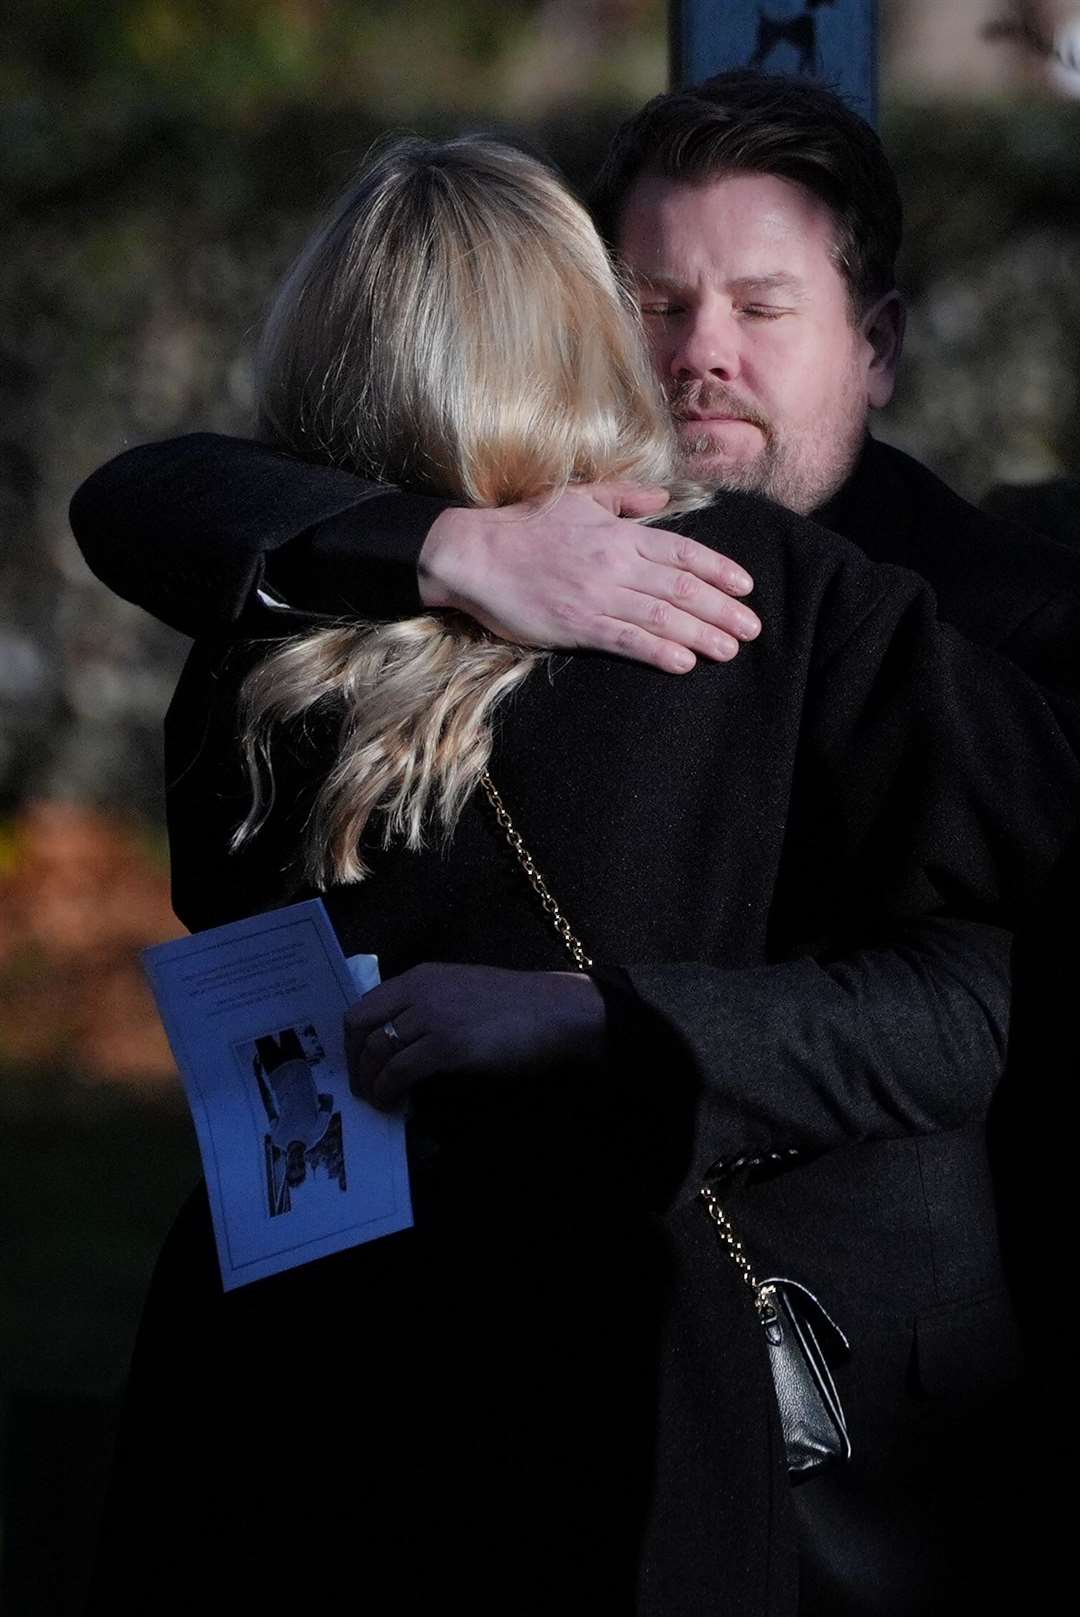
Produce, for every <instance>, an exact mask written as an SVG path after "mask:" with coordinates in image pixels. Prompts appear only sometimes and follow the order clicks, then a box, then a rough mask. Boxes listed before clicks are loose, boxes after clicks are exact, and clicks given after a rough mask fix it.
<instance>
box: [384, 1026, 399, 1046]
mask: <svg viewBox="0 0 1080 1617" xmlns="http://www.w3.org/2000/svg"><path fill="white" fill-rule="evenodd" d="M382 1030H383V1032H384V1033H385V1034H386V1037H387V1038H388V1039H389V1040H390V1043H391V1044H400V1043H401V1034H400V1033H399V1032H398V1030H397V1028H396V1027H395V1026H394V1024H393V1022H384V1023H383V1026H382Z"/></svg>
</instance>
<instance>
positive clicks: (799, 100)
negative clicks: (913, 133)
mask: <svg viewBox="0 0 1080 1617" xmlns="http://www.w3.org/2000/svg"><path fill="white" fill-rule="evenodd" d="M737 173H744V174H774V175H776V176H778V177H779V178H780V179H785V180H793V181H794V182H795V183H796V184H798V185H802V186H805V188H806V189H807V190H808V191H810V192H812V193H813V194H814V195H815V196H817V197H820V199H821V201H822V202H824V203H825V204H826V205H827V206H828V207H829V208H830V209H831V210H832V213H833V215H834V217H835V219H836V240H835V244H834V254H835V261H836V266H837V268H838V269H839V270H840V272H841V274H842V275H843V276H844V279H845V280H846V281H847V284H848V289H849V291H850V294H851V302H852V307H853V309H854V311H855V313H856V314H861V313H863V311H864V310H865V309H867V308H868V307H869V305H870V304H871V303H873V302H874V301H875V299H877V298H879V297H881V296H882V295H883V294H884V293H885V292H888V291H890V290H891V288H892V287H893V286H894V284H895V264H896V255H897V252H898V251H899V248H900V236H901V231H902V228H903V216H902V211H901V205H900V193H899V191H898V189H897V185H896V176H895V175H894V173H893V171H892V168H891V166H890V164H889V160H888V158H887V157H886V156H885V151H884V148H883V147H882V144H881V142H880V140H879V139H878V137H877V135H876V134H875V133H874V131H873V130H872V129H871V127H870V125H869V124H868V123H866V122H865V121H864V120H863V119H862V118H860V117H859V115H858V113H856V112H853V111H852V110H851V108H850V107H849V106H848V105H847V104H846V103H845V102H844V101H842V100H841V98H840V97H839V96H838V95H836V94H834V93H833V91H831V90H827V89H825V88H824V86H822V85H818V84H812V83H810V82H808V81H807V80H805V79H795V78H785V77H782V76H780V75H773V74H766V73H754V72H750V71H747V70H740V71H737V72H732V73H718V74H717V75H716V77H715V78H711V79H706V80H704V82H703V83H701V84H697V85H694V86H693V87H692V88H691V89H688V90H677V91H672V92H670V93H669V94H666V95H658V96H656V97H655V98H654V99H653V100H652V101H650V102H649V103H648V105H647V106H645V107H643V108H642V109H641V111H640V112H639V113H637V114H635V116H634V117H633V118H630V119H628V120H627V122H626V123H624V124H623V125H622V127H621V129H619V131H618V133H617V134H616V136H615V139H614V141H613V142H612V144H611V148H610V150H609V151H608V154H607V157H606V158H605V159H604V163H603V166H602V168H601V170H600V173H599V175H598V176H597V179H596V183H595V185H594V187H593V192H592V197H591V202H592V208H593V214H594V217H595V219H596V222H597V225H598V226H599V229H600V232H601V234H602V235H603V236H604V237H605V238H606V240H607V241H608V242H609V243H610V244H611V245H615V242H616V239H617V236H618V226H619V214H620V212H621V210H622V206H623V204H624V202H625V201H626V197H627V194H628V193H629V191H630V190H631V188H632V187H633V185H634V183H635V181H637V180H638V179H640V178H642V176H644V175H661V176H663V177H664V178H666V179H672V180H685V181H687V182H688V183H690V184H694V183H696V182H701V181H706V180H711V179H716V178H718V177H719V176H721V175H724V174H737Z"/></svg>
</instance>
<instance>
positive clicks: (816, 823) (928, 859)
mask: <svg viewBox="0 0 1080 1617" xmlns="http://www.w3.org/2000/svg"><path fill="white" fill-rule="evenodd" d="M885 572H886V570H883V574H882V575H879V576H885ZM872 584H873V575H871V574H869V573H868V570H867V569H866V568H865V567H862V566H858V567H856V568H855V569H854V570H853V577H852V579H850V580H847V581H843V580H841V581H840V583H839V584H838V585H837V587H836V590H834V591H831V592H829V593H830V594H831V595H832V597H833V598H832V599H823V601H822V603H821V605H822V621H821V623H820V624H819V626H818V641H819V643H820V644H821V646H822V651H821V654H820V655H819V657H818V658H817V663H816V667H815V669H814V673H813V676H812V680H811V684H810V687H809V689H808V692H807V698H806V719H805V723H804V734H803V737H802V743H801V747H800V759H799V766H798V769H797V772H796V775H797V785H796V790H795V793H794V796H793V802H792V814H791V822H790V826H789V834H788V838H787V845H786V848H785V855H784V869H783V871H782V873H781V877H780V880H779V882H778V887H777V899H776V904H775V914H774V917H773V920H774V926H773V936H774V951H775V954H776V956H777V958H776V959H775V961H774V963H771V964H769V965H765V966H761V967H755V968H751V969H747V970H734V971H732V970H721V969H716V968H710V967H708V966H705V965H701V964H689V965H660V966H633V967H628V968H626V970H625V971H624V972H623V973H622V974H621V982H612V981H610V980H609V982H608V983H607V984H606V985H602V986H605V987H606V990H607V993H608V998H609V1006H613V1007H614V1014H613V1016H612V1021H613V1025H614V1026H615V1028H616V1041H617V1042H619V1041H620V1040H622V1041H625V1054H626V1056H627V1059H629V1056H630V1052H631V1050H632V1049H633V1048H634V1047H635V1045H636V1048H637V1049H638V1050H640V1049H641V1048H642V1042H643V1040H645V1039H648V1040H649V1041H650V1043H651V1047H652V1063H651V1065H652V1067H653V1070H654V1072H655V1073H656V1074H657V1078H658V1081H661V1082H663V1081H665V1078H664V1075H668V1076H670V1075H672V1074H678V1073H689V1074H690V1075H691V1076H690V1077H689V1078H688V1079H687V1080H686V1082H687V1083H688V1085H691V1086H692V1087H693V1090H694V1094H693V1097H692V1102H691V1101H689V1100H688V1102H687V1104H688V1105H691V1104H692V1108H693V1126H692V1136H693V1145H692V1150H691V1152H690V1155H689V1160H688V1161H687V1162H686V1164H685V1174H684V1176H683V1178H682V1182H681V1186H680V1193H681V1194H692V1193H693V1192H694V1190H695V1189H696V1186H697V1184H699V1183H700V1179H701V1176H702V1174H703V1173H704V1172H705V1171H706V1170H707V1169H708V1167H709V1166H710V1164H711V1163H712V1162H713V1161H715V1160H716V1159H718V1158H726V1157H731V1156H739V1155H742V1154H745V1153H751V1154H755V1153H760V1152H763V1151H774V1150H777V1151H788V1150H792V1149H794V1150H797V1151H799V1152H801V1153H806V1154H819V1153H821V1152H824V1151H827V1150H830V1149H832V1148H833V1147H836V1146H840V1145H843V1144H848V1143H852V1142H854V1141H858V1140H866V1139H881V1138H889V1137H895V1136H899V1135H904V1134H921V1133H926V1132H932V1131H935V1130H948V1129H954V1128H957V1127H961V1126H963V1125H964V1124H965V1123H968V1122H971V1121H975V1120H978V1119H982V1118H984V1117H985V1116H986V1113H987V1110H988V1107H989V1104H990V1101H991V1098H992V1096H993V1093H994V1089H995V1086H996V1084H997V1082H998V1079H999V1078H1000V1076H1001V1072H1002V1069H1003V1064H1004V1047H1005V1038H1006V1031H1007V1013H1008V1002H1009V944H1010V940H1009V934H1008V932H1007V931H1006V930H1004V928H1006V927H1008V928H1011V927H1013V926H1015V925H1016V924H1017V923H1018V922H1019V921H1020V920H1021V919H1022V918H1023V916H1024V913H1025V911H1026V909H1027V907H1028V902H1029V900H1030V899H1031V898H1032V897H1033V896H1034V895H1036V894H1037V893H1038V892H1039V890H1040V888H1041V887H1043V886H1044V885H1045V882H1046V879H1047V877H1048V875H1049V873H1050V870H1051V868H1052V866H1053V863H1054V860H1055V858H1056V857H1057V856H1058V855H1059V854H1060V851H1061V849H1062V847H1063V846H1064V845H1065V843H1066V841H1067V839H1068V836H1069V834H1070V831H1071V829H1072V828H1073V827H1074V826H1075V823H1076V819H1077V815H1078V812H1080V767H1078V764H1077V759H1076V756H1075V753H1074V751H1073V749H1072V747H1071V746H1070V745H1069V743H1068V742H1067V741H1066V739H1065V737H1064V735H1063V733H1062V730H1061V728H1060V727H1059V725H1058V723H1057V721H1056V720H1055V718H1054V715H1053V713H1052V711H1051V709H1050V707H1049V706H1048V704H1047V702H1046V700H1045V698H1044V696H1043V694H1042V693H1041V692H1040V691H1039V690H1038V688H1037V687H1036V686H1034V685H1033V684H1032V683H1031V682H1029V681H1028V680H1027V679H1025V678H1024V676H1022V675H1020V674H1018V673H1017V672H1016V671H1015V670H1014V669H1012V668H1010V667H1009V665H1008V664H1007V663H1005V662H1004V661H1003V660H1002V659H1000V658H997V657H995V656H994V655H993V654H989V653H982V652H979V651H977V650H975V648H973V647H971V646H969V645H968V644H967V643H966V642H965V641H963V640H962V639H961V638H960V637H959V636H957V635H954V634H953V633H952V632H951V631H948V630H944V629H942V628H941V627H940V626H939V625H938V624H937V622H936V619H935V617H934V612H933V601H932V598H931V597H929V596H928V594H927V593H926V592H924V591H923V590H922V589H921V588H920V587H919V586H918V585H915V584H911V583H908V582H907V580H906V575H901V574H895V575H893V577H892V579H889V578H888V577H887V576H886V587H885V588H884V589H883V590H882V589H880V588H879V589H878V590H877V591H876V599H875V593H874V592H873V591H872V590H871V591H870V595H869V599H870V604H869V606H867V605H866V604H865V602H866V599H867V593H868V589H869V588H870V586H872ZM860 596H861V597H862V599H861V601H860V599H859V597H860ZM620 990H621V992H620ZM687 1058H689V1059H687ZM676 1081H677V1080H676ZM642 1103H643V1106H644V1115H645V1116H646V1117H647V1118H650V1119H651V1120H652V1123H651V1125H650V1126H656V1120H657V1116H658V1114H657V1113H656V1112H655V1111H654V1109H653V1106H652V1104H651V1102H650V1098H649V1097H648V1096H643V1097H642Z"/></svg>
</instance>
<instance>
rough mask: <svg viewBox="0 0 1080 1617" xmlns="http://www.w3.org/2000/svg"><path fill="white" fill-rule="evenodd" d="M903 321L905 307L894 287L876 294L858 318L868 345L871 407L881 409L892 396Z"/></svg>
mask: <svg viewBox="0 0 1080 1617" xmlns="http://www.w3.org/2000/svg"><path fill="white" fill-rule="evenodd" d="M906 324H907V308H906V307H905V304H904V300H903V298H902V297H901V296H900V294H899V292H898V291H897V290H896V288H895V287H894V288H893V290H892V291H891V292H886V294H885V296H884V297H883V298H879V299H878V301H877V302H876V303H875V304H874V305H873V306H872V307H871V308H869V309H868V310H867V311H866V313H865V314H864V315H863V317H862V319H861V320H860V322H859V328H860V330H861V331H862V334H863V336H864V338H865V339H866V342H867V345H868V347H869V349H870V356H869V361H868V364H867V369H866V402H867V403H868V404H869V406H870V408H871V410H881V409H884V407H885V405H886V404H888V402H889V400H890V399H891V398H892V396H893V388H894V387H895V385H896V367H897V365H899V363H900V352H901V349H902V348H903V346H904V327H905V326H906Z"/></svg>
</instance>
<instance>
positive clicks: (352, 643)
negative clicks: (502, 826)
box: [233, 137, 706, 887]
mask: <svg viewBox="0 0 1080 1617" xmlns="http://www.w3.org/2000/svg"><path fill="white" fill-rule="evenodd" d="M257 387H258V401H259V403H258V409H259V425H260V431H261V435H262V436H263V437H264V438H266V439H268V440H269V441H270V442H272V443H273V444H275V445H276V446H278V447H280V448H282V449H285V450H287V451H289V452H290V453H292V454H294V455H299V456H302V457H304V458H306V459H316V460H320V461H324V462H329V463H331V464H333V465H337V466H343V467H346V468H348V469H349V470H350V471H353V472H356V473H358V474H359V475H360V476H362V477H366V478H369V479H372V480H374V481H378V482H386V483H391V484H396V485H398V486H400V487H404V488H408V489H411V490H414V491H419V492H424V493H431V494H439V495H442V496H443V497H446V498H449V499H451V500H455V501H459V502H461V503H462V504H465V505H471V506H497V505H507V504H514V503H517V502H518V501H523V500H533V501H541V502H542V501H546V500H553V499H555V498H557V497H558V496H559V495H560V494H561V493H562V492H563V491H564V490H565V489H566V488H567V487H568V486H569V485H570V484H572V483H590V482H597V481H602V480H606V479H610V478H620V479H630V480H634V481H638V482H650V483H658V484H661V485H664V486H666V487H668V488H670V489H671V490H672V492H673V493H674V494H675V495H676V497H677V498H676V503H675V504H674V505H669V506H668V508H667V511H668V513H670V512H671V511H672V510H678V509H687V508H689V507H691V506H693V505H698V504H702V503H704V501H705V498H706V496H705V495H704V493H702V492H701V491H700V490H697V489H690V488H689V487H687V486H682V487H677V486H676V484H675V480H674V466H675V443H674V436H673V432H672V428H671V424H670V419H669V416H668V411H667V407H666V405H665V403H664V400H663V397H662V395H661V392H660V389H659V386H658V384H657V382H656V380H655V377H654V375H653V371H652V366H651V364H650V362H649V359H648V356H647V354H646V350H645V345H644V342H643V340H642V337H641V333H640V329H639V322H638V316H637V312H636V309H635V308H634V306H633V303H632V301H631V299H630V297H629V296H628V294H627V293H626V291H625V289H624V288H623V287H622V285H621V284H620V282H619V281H618V279H617V277H616V275H615V272H614V271H613V269H612V266H611V263H610V261H609V259H608V256H607V254H606V252H605V251H604V248H603V246H602V244H601V242H600V239H599V237H598V235H597V234H596V231H595V230H594V228H593V226H592V223H591V221H590V219H589V217H588V215H587V213H586V212H585V210H584V209H583V208H582V207H581V206H580V204H579V203H577V202H576V201H575V200H574V198H573V197H572V196H571V195H570V194H569V192H568V191H567V190H566V189H565V187H564V186H563V185H562V184H561V183H560V181H559V180H558V179H557V177H556V176H555V175H554V174H553V173H552V172H551V171H550V170H549V169H547V168H546V167H545V166H544V165H543V164H542V163H540V162H538V161H537V160H536V159H534V158H532V157H529V156H526V155H525V154H524V153H523V152H520V151H517V150H515V149H514V148H512V147H508V146H504V145H501V144H499V143H497V142H495V141H490V140H481V139H478V138H471V137H469V138H462V139H457V140H451V141H446V142H441V143H434V142H429V141H423V140H418V139H411V138H409V139H397V140H395V141H393V142H391V143H388V144H387V145H385V146H384V147H382V149H381V150H379V151H378V152H377V153H376V155H375V156H374V157H373V158H372V159H371V160H370V161H369V162H368V163H367V165H366V166H365V168H364V169H363V171H362V173H361V174H360V176H359V177H358V179H357V180H356V181H355V183H354V184H353V185H352V186H350V188H349V189H348V190H347V191H346V192H345V194H344V195H343V196H342V197H341V199H340V200H339V202H338V203H337V204H336V206H335V207H334V208H333V209H332V211H331V213H330V215H329V216H328V218H327V219H326V221H325V222H324V223H323V224H322V226H321V227H320V228H319V229H318V230H317V231H316V232H315V234H314V235H313V236H312V238H311V240H310V241H309V242H308V244H307V245H306V246H305V248H304V249H303V251H302V252H301V254H300V257H299V259H298V260H297V262H296V264H295V265H294V266H293V268H292V270H291V271H290V272H289V274H288V275H287V277H286V279H285V281H284V283H283V285H282V287H281V289H280V291H279V292H278V294H277V297H276V299H275V302H274V304H273V307H272V309H271V312H270V316H269V319H268V321H267V324H266V328H265V332H264V335H263V339H262V342H261V345H260V349H259V355H258V361H257ZM542 656H543V654H542V653H541V652H538V651H536V650H531V649H529V648H527V647H523V646H517V645H511V644H508V643H506V642H504V641H502V640H499V639H496V638H495V637H494V636H492V635H490V634H489V633H487V631H485V630H484V629H482V628H481V627H480V626H479V625H477V624H475V623H473V622H472V621H471V620H470V619H467V618H463V617H460V616H458V615H456V614H449V613H447V614H441V613H440V614H435V613H426V614H424V615H423V616H419V617H414V618H410V619H408V620H407V621H405V622H399V623H391V624H373V623H350V624H340V625H337V626H335V627H333V628H327V629H323V630H318V631H316V632H315V633H313V634H309V635H305V636H304V637H302V638H300V639H297V640H294V641H290V642H287V643H286V644H285V645H284V646H283V647H282V648H281V649H279V650H277V651H275V652H274V653H272V654H271V655H270V656H269V657H267V658H266V659H265V661H263V662H262V663H261V664H260V665H259V666H258V667H257V668H256V669H255V670H254V671H253V672H252V673H251V674H250V675H249V676H248V678H247V680H246V681H245V683H244V686H243V689H242V691H241V716H242V724H241V740H242V746H243V751H244V756H245V760H246V763H247V767H248V772H249V775H250V779H251V784H252V794H253V801H252V807H251V810H250V812H249V813H248V815H247V818H246V819H245V820H244V822H243V824H242V825H241V826H240V827H239V828H238V830H237V832H236V833H235V836H234V839H233V842H234V847H239V846H240V845H241V844H242V843H243V842H245V841H246V840H247V839H248V838H249V837H250V836H252V835H253V834H254V833H255V832H256V831H257V830H258V829H259V828H260V826H261V825H262V824H263V823H264V821H265V819H266V816H267V813H268V812H269V808H270V806H271V803H272V798H273V777H272V771H271V769H270V758H271V740H272V736H273V732H274V730H275V728H276V727H277V726H279V725H282V724H289V723H291V722H295V721H297V720H300V719H302V718H303V716H304V715H305V714H308V713H309V712H310V711H311V710H312V709H314V708H316V707H318V708H322V709H327V708H328V709H332V710H333V711H334V712H335V714H337V713H339V714H340V722H339V725H338V735H337V754H336V761H335V763H334V765H333V767H332V768H331V770H330V771H329V773H328V774H327V776H326V779H325V781H324V782H323V784H322V786H321V787H320V789H319V792H318V794H317V797H316V800H315V803H314V807H313V809H312V812H311V814H310V816H309V818H308V822H307V825H306V827H305V832H304V837H303V850H302V861H303V874H304V877H305V878H306V879H307V880H308V881H310V882H311V883H312V884H313V885H315V886H317V887H322V886H325V885H327V884H328V883H329V882H332V881H338V882H355V881H359V880H361V879H362V877H363V876H364V875H365V874H366V866H365V864H364V861H363V859H362V857H361V854H360V851H359V845H360V840H361V837H362V836H363V835H364V833H365V831H366V830H367V829H368V827H369V822H370V821H371V820H372V818H373V816H377V817H378V818H379V819H380V820H381V821H382V842H383V844H384V845H386V844H388V843H389V842H390V841H391V840H393V839H398V838H400V839H403V840H404V842H405V843H406V845H407V846H408V847H410V848H414V849H415V848H420V847H421V846H422V845H423V843H424V835H425V830H426V828H427V827H429V826H430V825H431V824H432V823H433V822H434V823H438V825H439V826H440V828H441V830H442V832H443V833H444V834H445V835H449V834H450V833H451V832H452V830H453V827H454V825H455V824H456V821H457V818H458V816H459V814H460V812H461V809H462V807H463V805H464V803H465V801H466V800H467V798H468V797H469V795H470V793H471V792H472V791H473V790H474V788H475V787H476V785H477V784H478V782H479V779H480V776H481V774H482V773H483V771H484V769H485V768H486V766H487V762H488V758H489V755H490V752H491V741H492V735H491V719H492V715H493V713H494V711H495V709H496V707H497V706H498V704H499V703H500V702H502V701H503V700H504V699H505V698H506V697H507V696H508V695H509V694H510V693H511V692H512V691H513V690H515V689H516V688H517V687H518V686H519V685H520V684H521V683H522V681H523V680H524V679H525V678H526V676H527V675H528V674H529V672H530V671H531V670H532V669H533V668H534V667H535V665H536V664H537V662H538V661H540V660H541V659H542Z"/></svg>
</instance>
